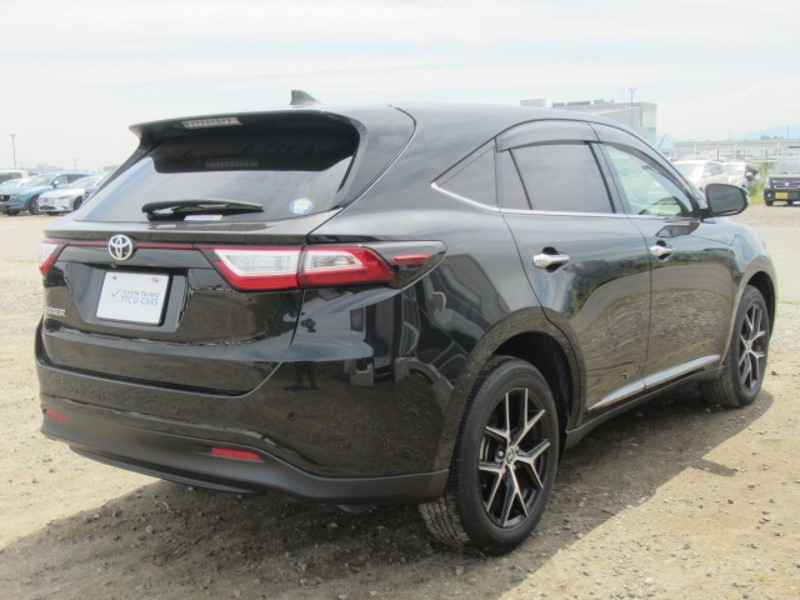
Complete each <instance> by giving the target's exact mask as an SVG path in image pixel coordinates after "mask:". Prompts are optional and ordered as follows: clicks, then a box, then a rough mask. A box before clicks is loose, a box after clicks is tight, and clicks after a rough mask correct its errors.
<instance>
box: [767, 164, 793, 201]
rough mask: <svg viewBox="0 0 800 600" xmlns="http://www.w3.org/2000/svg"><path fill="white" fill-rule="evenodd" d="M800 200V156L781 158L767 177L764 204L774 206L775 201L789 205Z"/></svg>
mask: <svg viewBox="0 0 800 600" xmlns="http://www.w3.org/2000/svg"><path fill="white" fill-rule="evenodd" d="M798 200H800V158H784V159H782V160H779V161H778V163H777V164H776V165H775V168H774V169H772V173H770V175H769V177H768V178H767V185H766V187H765V188H764V204H766V205H767V206H772V204H773V203H774V202H775V201H779V202H786V204H788V205H789V206H791V205H792V204H794V203H795V202H796V201H798Z"/></svg>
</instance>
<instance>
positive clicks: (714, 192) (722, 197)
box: [705, 183, 747, 217]
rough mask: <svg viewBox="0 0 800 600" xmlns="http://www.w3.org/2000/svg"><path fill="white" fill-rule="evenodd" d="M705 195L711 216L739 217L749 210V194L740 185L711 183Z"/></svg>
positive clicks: (707, 186)
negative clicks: (741, 213)
mask: <svg viewBox="0 0 800 600" xmlns="http://www.w3.org/2000/svg"><path fill="white" fill-rule="evenodd" d="M705 194H706V201H707V202H708V207H709V208H710V209H711V214H712V215H714V216H715V217H729V216H732V215H738V214H739V213H740V212H742V211H743V210H744V209H745V208H747V192H746V191H744V190H743V189H742V188H740V187H739V186H738V185H731V184H729V183H709V184H707V185H706V188H705Z"/></svg>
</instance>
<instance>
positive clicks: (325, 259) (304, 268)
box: [206, 246, 395, 291]
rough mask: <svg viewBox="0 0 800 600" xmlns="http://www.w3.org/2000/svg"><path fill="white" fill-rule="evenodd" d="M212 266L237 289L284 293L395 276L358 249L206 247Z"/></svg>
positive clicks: (367, 251) (374, 256) (375, 256)
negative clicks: (211, 255) (212, 257)
mask: <svg viewBox="0 0 800 600" xmlns="http://www.w3.org/2000/svg"><path fill="white" fill-rule="evenodd" d="M206 249H208V250H211V251H212V252H213V253H214V255H215V256H216V259H217V260H215V261H214V264H215V265H216V267H217V269H219V271H220V273H221V274H222V275H223V277H225V279H227V280H228V283H230V284H231V285H232V286H233V287H234V288H236V289H239V290H247V291H255V290H265V291H266V290H286V289H299V288H307V287H325V286H331V285H358V284H369V283H384V282H387V281H391V280H392V279H393V278H394V276H395V274H394V271H393V270H392V268H391V267H390V266H389V265H388V264H387V263H386V261H384V260H383V259H382V258H381V257H380V256H379V255H378V254H376V253H375V252H374V251H373V250H370V249H369V248H365V247H362V246H308V247H306V248H305V249H303V248H299V247H271V248H245V247H237V248H225V247H222V248H220V247H207V248H206Z"/></svg>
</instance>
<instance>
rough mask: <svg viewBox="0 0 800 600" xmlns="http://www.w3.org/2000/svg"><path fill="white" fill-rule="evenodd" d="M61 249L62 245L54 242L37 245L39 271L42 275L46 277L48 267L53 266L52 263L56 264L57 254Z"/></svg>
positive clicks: (43, 242)
mask: <svg viewBox="0 0 800 600" xmlns="http://www.w3.org/2000/svg"><path fill="white" fill-rule="evenodd" d="M63 247H64V244H62V243H59V242H54V241H53V240H43V241H42V242H41V243H40V244H39V271H40V272H41V273H42V275H47V272H48V271H49V270H50V267H52V266H53V263H55V262H56V259H57V258H58V253H59V252H60V251H61V248H63Z"/></svg>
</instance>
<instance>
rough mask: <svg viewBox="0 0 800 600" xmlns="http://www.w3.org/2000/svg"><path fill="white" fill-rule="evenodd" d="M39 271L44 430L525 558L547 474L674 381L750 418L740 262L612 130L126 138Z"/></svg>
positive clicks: (280, 129)
mask: <svg viewBox="0 0 800 600" xmlns="http://www.w3.org/2000/svg"><path fill="white" fill-rule="evenodd" d="M132 130H133V131H134V132H135V133H136V134H137V135H138V137H139V139H140V140H141V147H140V149H139V150H138V151H137V152H136V153H134V155H133V156H132V158H131V159H130V160H129V161H128V162H127V163H125V164H124V165H123V166H122V167H121V168H120V169H119V170H118V171H117V172H116V173H115V175H114V177H113V178H112V179H111V180H110V181H109V182H108V183H107V184H106V185H105V186H104V187H103V188H102V189H101V190H100V191H99V192H98V193H97V194H96V195H95V197H94V198H93V200H92V202H91V203H89V204H87V205H86V206H84V207H83V209H81V210H80V211H77V212H75V213H72V214H70V215H67V216H66V217H64V218H62V219H60V220H59V221H58V222H56V223H53V224H51V225H50V226H49V227H48V228H47V230H46V232H45V234H46V240H45V241H44V242H43V243H42V245H41V250H40V269H41V272H42V276H43V283H44V305H45V306H44V315H43V318H42V322H41V324H40V326H39V328H38V330H37V333H36V361H37V369H38V376H39V382H40V393H41V406H42V410H43V425H42V431H43V433H44V434H45V435H47V436H49V437H51V438H54V439H57V440H62V441H64V442H66V443H67V444H69V445H70V446H71V447H72V449H73V450H75V451H76V452H78V453H80V454H82V455H84V456H86V457H89V458H93V459H95V460H99V461H101V462H105V463H109V464H112V465H116V466H119V467H123V468H127V469H131V470H134V471H140V472H143V473H148V474H151V475H156V476H158V477H162V478H164V479H168V480H173V481H178V482H181V483H184V484H191V485H198V486H205V487H209V488H212V489H216V490H225V491H234V492H237V493H243V492H258V491H264V490H268V489H277V490H281V491H283V492H286V493H288V494H293V495H296V496H300V497H304V498H308V499H313V500H315V501H319V502H328V503H333V504H338V505H359V504H371V503H417V504H419V505H420V510H421V512H422V515H423V517H424V520H425V522H426V524H427V525H428V527H429V529H430V530H431V531H432V532H433V534H434V535H435V536H436V537H437V538H438V539H439V540H441V541H443V542H444V543H446V544H450V545H453V546H457V547H470V548H478V549H480V550H482V551H486V552H490V553H502V552H506V551H508V550H510V549H511V548H513V547H514V546H516V545H517V544H519V543H520V542H522V541H523V540H525V539H526V538H527V536H528V535H529V534H530V532H531V531H532V530H533V528H534V527H535V525H536V523H537V521H538V520H539V518H540V517H541V515H542V512H543V510H544V508H545V505H546V503H547V499H548V496H549V495H550V492H551V489H552V487H553V482H554V479H555V476H556V470H557V466H558V462H559V459H560V457H561V456H562V453H563V452H564V451H565V450H567V449H568V448H570V447H571V446H573V445H574V444H576V443H577V442H578V441H579V440H580V439H581V438H583V437H584V436H585V435H586V434H587V433H588V432H589V431H590V430H591V429H592V428H594V427H595V426H597V425H600V424H601V423H603V422H604V421H606V420H607V419H609V418H611V417H613V416H615V415H617V414H619V413H621V412H622V411H625V410H627V409H630V408H632V407H634V406H637V405H639V404H641V403H642V402H644V401H646V400H648V399H650V398H651V397H653V396H654V395H656V394H661V393H664V392H667V391H669V390H672V389H673V388H674V387H675V386H678V385H681V384H685V383H687V382H699V383H700V385H701V386H702V389H703V390H704V391H705V393H706V395H707V396H708V398H709V399H710V400H711V401H712V402H716V403H720V404H723V405H727V406H744V405H747V404H750V403H751V402H753V400H754V399H755V397H756V396H757V394H758V393H759V390H760V389H761V385H762V382H763V379H764V376H765V374H766V373H767V352H768V345H769V339H770V335H771V332H772V324H773V322H774V317H775V307H776V297H777V294H776V279H775V271H774V269H773V266H772V262H771V261H770V258H769V256H768V255H767V252H766V250H765V248H764V245H763V244H762V242H761V240H760V238H759V237H758V236H757V235H756V234H755V233H754V232H753V231H752V230H750V229H748V228H747V227H745V226H743V225H741V224H739V223H735V222H732V221H730V220H729V219H720V218H717V217H720V216H726V215H733V214H736V213H739V212H741V211H742V210H744V209H745V207H746V206H747V197H746V194H745V192H744V191H743V190H742V189H741V188H738V187H736V186H732V185H729V184H708V185H706V188H705V195H704V196H702V195H700V194H699V192H697V190H696V189H695V188H694V187H693V186H692V185H691V184H689V183H688V182H687V181H686V180H685V179H684V178H683V177H682V175H681V174H680V173H679V172H678V171H676V170H675V168H674V167H673V166H672V165H671V164H670V163H669V162H668V161H667V160H666V159H665V158H663V157H662V156H661V155H660V154H659V153H658V152H657V151H656V150H654V149H653V148H652V147H651V146H649V145H648V144H647V143H646V142H644V141H643V140H642V139H641V138H639V137H637V136H636V135H635V134H633V133H631V132H630V131H628V130H627V129H625V128H624V127H622V126H621V125H620V124H619V123H616V122H614V121H610V120H605V119H602V118H601V117H594V116H587V115H582V114H580V113H575V112H559V111H555V110H544V109H532V108H525V107H488V106H483V107H471V106H465V105H464V106H425V105H419V106H402V105H400V106H396V107H380V106H378V107H373V108H363V109H337V108H333V107H330V108H326V107H323V106H320V107H315V108H303V109H295V110H293V111H277V112H265V113H246V114H235V115H220V116H206V117H199V118H196V119H195V118H189V119H177V120H169V121H159V122H155V123H147V124H143V125H137V126H134V127H133V128H132Z"/></svg>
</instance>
